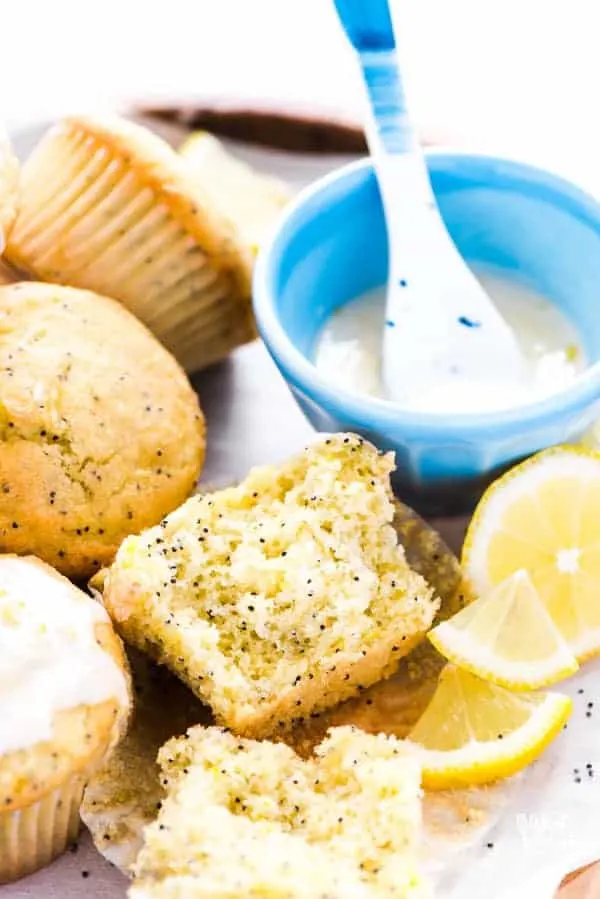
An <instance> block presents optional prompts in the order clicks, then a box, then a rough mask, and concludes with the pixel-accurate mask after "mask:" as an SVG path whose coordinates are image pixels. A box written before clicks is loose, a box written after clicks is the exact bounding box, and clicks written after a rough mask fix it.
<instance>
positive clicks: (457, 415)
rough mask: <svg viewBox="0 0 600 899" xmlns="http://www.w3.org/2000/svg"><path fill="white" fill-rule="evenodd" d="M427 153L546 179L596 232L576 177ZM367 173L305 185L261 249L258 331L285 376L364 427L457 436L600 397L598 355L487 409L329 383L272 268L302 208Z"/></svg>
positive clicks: (364, 168)
mask: <svg viewBox="0 0 600 899" xmlns="http://www.w3.org/2000/svg"><path fill="white" fill-rule="evenodd" d="M425 155H426V156H427V157H430V156H435V157H442V158H444V157H445V158H446V160H447V162H448V163H449V164H451V163H452V162H453V161H454V160H462V161H465V160H466V161H468V160H474V161H479V162H483V163H484V164H488V165H490V166H504V167H507V168H508V169H509V170H510V172H511V174H513V175H518V176H520V177H521V179H527V180H529V181H531V182H538V183H540V184H545V185H546V187H549V188H550V189H551V191H552V192H553V193H554V194H555V195H556V194H560V195H561V196H562V197H563V199H566V200H568V201H569V202H568V204H567V205H568V206H569V207H570V211H571V212H573V213H574V214H577V213H578V215H577V217H578V218H580V219H583V220H585V221H587V222H588V224H592V225H594V226H595V227H596V229H597V231H598V233H599V235H600V202H598V201H596V200H595V199H594V197H593V196H592V195H590V194H588V193H587V192H586V191H585V190H583V189H582V188H580V187H578V186H577V185H576V184H574V183H573V182H571V181H568V180H567V179H565V178H563V177H561V176H560V175H558V174H556V173H554V172H552V171H550V170H547V169H543V168H539V167H537V166H534V165H531V164H530V163H526V162H522V161H520V160H518V159H516V158H514V157H510V156H495V155H491V154H488V153H480V152H470V151H467V150H462V149H454V148H449V147H435V148H431V149H427V150H425ZM372 173H373V164H372V161H371V159H370V157H368V156H367V157H365V158H363V159H358V160H356V161H355V162H351V163H349V164H348V165H344V166H341V167H340V168H336V169H335V170H334V171H332V172H330V173H329V174H328V175H325V176H324V177H323V178H319V179H318V180H317V181H315V182H314V183H313V184H310V185H308V186H307V187H305V188H304V189H303V190H301V191H300V192H299V193H298V194H297V196H296V197H295V198H294V200H292V202H291V203H290V204H289V206H288V207H287V209H286V210H285V212H283V213H282V215H281V217H280V219H279V221H278V223H277V227H276V229H275V231H274V233H273V234H272V235H271V236H270V239H269V240H268V241H267V242H266V243H265V245H264V246H263V247H262V249H261V251H260V252H259V254H258V259H257V262H256V266H255V271H254V276H253V291H252V293H253V306H254V313H255V316H256V321H257V325H258V330H259V333H260V335H261V337H262V339H263V340H264V343H265V345H266V347H267V349H268V351H269V353H270V354H271V356H272V357H273V359H274V361H275V363H276V365H277V366H278V367H281V370H282V373H283V375H284V377H285V379H286V380H287V381H289V382H290V383H291V384H293V386H295V387H296V388H298V389H299V390H301V391H302V392H303V393H305V394H306V395H307V396H308V398H309V399H313V400H314V398H315V397H317V398H318V401H319V402H320V401H324V402H326V403H327V405H328V406H329V407H330V408H333V409H334V410H335V411H336V413H337V414H341V415H343V416H346V417H348V418H350V419H354V420H356V421H358V422H360V426H362V427H367V428H370V427H372V428H373V429H375V430H377V429H380V428H381V426H382V425H385V424H388V423H389V424H393V425H394V426H396V427H397V426H399V425H405V426H406V427H407V429H412V430H413V431H414V430H416V431H420V432H422V433H428V434H431V435H439V436H442V435H447V434H448V432H449V430H450V429H451V430H452V432H453V437H454V438H457V437H465V436H469V435H472V434H474V433H480V432H482V431H484V430H485V429H487V428H491V427H493V428H494V429H496V430H498V429H504V430H506V431H513V430H514V429H515V428H516V427H523V428H526V427H527V426H528V425H532V424H535V425H537V426H543V425H544V424H546V423H549V422H550V421H551V420H553V419H554V418H555V417H556V415H557V414H560V415H563V416H564V415H568V414H570V413H571V414H577V413H578V412H581V410H582V409H584V408H587V407H588V406H590V405H592V404H593V403H594V402H595V401H596V400H598V399H600V360H599V361H597V362H595V363H593V364H592V365H590V366H589V368H587V369H585V370H584V371H583V372H581V373H580V374H579V375H578V376H577V378H576V379H575V380H574V381H573V382H572V383H571V384H569V385H567V386H566V387H564V388H563V389H562V390H559V391H556V392H555V393H552V394H550V395H549V396H547V397H544V398H542V399H538V400H532V401H530V402H527V403H522V404H520V405H517V406H511V407H509V408H506V409H498V410H492V411H489V412H479V411H475V412H468V411H466V412H453V413H437V412H416V411H414V410H405V409H402V407H401V406H398V405H396V404H395V403H393V402H391V401H390V400H385V399H379V398H376V397H371V396H364V395H359V394H355V393H352V392H350V391H347V390H344V388H342V387H337V386H333V385H332V384H331V382H329V381H328V380H327V379H326V378H325V377H323V376H322V375H321V374H320V373H319V371H318V369H317V368H316V366H315V365H313V363H311V362H310V361H309V360H308V359H307V358H306V356H305V355H304V354H303V353H302V352H301V351H300V350H298V349H297V348H296V347H295V346H294V344H293V342H292V340H291V339H290V338H289V336H288V334H287V332H286V330H285V328H284V327H283V325H282V324H281V320H280V318H279V315H278V314H277V309H276V303H275V298H274V296H273V290H272V281H273V273H274V268H275V266H276V264H277V262H278V260H279V259H280V258H281V256H282V255H283V253H284V252H285V249H286V247H287V244H288V243H289V237H290V235H291V234H292V233H293V232H294V231H295V230H296V226H297V223H298V222H297V220H298V219H299V218H301V217H302V216H303V213H305V211H306V209H307V207H309V206H310V205H311V204H312V203H313V202H314V201H315V200H317V199H318V198H321V199H325V200H331V199H332V198H333V196H334V195H339V193H340V187H342V188H344V187H345V188H346V193H348V186H349V184H350V183H351V182H352V180H353V179H354V177H355V176H356V175H357V174H358V175H362V177H363V179H364V178H366V177H367V176H368V175H369V174H372ZM342 192H343V191H342Z"/></svg>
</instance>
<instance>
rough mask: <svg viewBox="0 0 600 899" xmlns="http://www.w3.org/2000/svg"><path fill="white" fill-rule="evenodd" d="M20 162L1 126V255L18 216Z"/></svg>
mask: <svg viewBox="0 0 600 899" xmlns="http://www.w3.org/2000/svg"><path fill="white" fill-rule="evenodd" d="M18 193H19V163H18V162H17V158H16V156H15V155H14V153H13V152H12V149H11V146H10V144H9V142H8V139H7V137H6V135H5V134H4V132H3V130H2V128H1V127H0V256H1V255H2V253H3V252H4V247H5V246H6V240H7V238H8V234H9V231H10V229H11V228H12V224H13V222H14V220H15V218H16V216H17V199H18Z"/></svg>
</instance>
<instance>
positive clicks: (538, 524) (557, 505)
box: [462, 447, 600, 661]
mask: <svg viewBox="0 0 600 899" xmlns="http://www.w3.org/2000/svg"><path fill="white" fill-rule="evenodd" d="M462 565H463V570H464V573H465V576H466V578H467V579H468V581H469V582H470V585H471V587H472V589H473V590H474V592H475V594H476V595H480V596H485V595H486V594H487V593H489V592H490V590H492V588H493V587H495V586H497V585H498V584H500V583H501V582H502V581H504V580H505V579H506V578H507V577H510V575H511V574H514V572H515V571H518V570H519V569H525V570H526V571H527V573H528V574H529V576H530V578H531V580H532V582H533V585H534V587H535V589H536V590H537V592H538V594H539V596H540V598H541V600H542V602H543V604H544V605H545V607H546V609H547V610H548V612H549V614H550V616H551V618H552V620H553V621H554V624H555V625H556V627H557V628H558V629H559V631H560V632H561V634H562V636H563V638H564V640H566V642H567V643H568V645H569V647H570V649H571V652H572V653H573V655H575V656H576V657H577V659H578V660H579V661H581V660H583V659H585V658H587V657H589V656H591V655H595V654H597V653H598V652H599V651H600V601H599V599H598V597H599V595H600V594H599V590H600V588H599V582H600V454H599V453H595V452H592V451H591V450H587V449H584V448H582V447H559V448H556V449H551V450H546V451H545V452H543V453H539V454H538V455H537V456H534V457H533V458H531V459H529V460H528V461H527V462H523V463H522V464H521V465H518V466H517V467H516V468H513V469H512V470H511V471H509V472H508V473H507V474H505V475H504V476H503V477H501V478H500V479H499V480H498V481H496V483H495V484H492V486H491V487H490V488H489V489H488V490H487V492H486V493H485V495H484V496H483V499H482V500H481V502H480V503H479V506H478V508H477V511H476V512H475V515H474V517H473V520H472V522H471V525H470V527H469V530H468V532H467V536H466V539H465V545H464V549H463V557H462Z"/></svg>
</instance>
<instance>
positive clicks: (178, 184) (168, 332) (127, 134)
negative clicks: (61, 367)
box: [7, 116, 256, 370]
mask: <svg viewBox="0 0 600 899" xmlns="http://www.w3.org/2000/svg"><path fill="white" fill-rule="evenodd" d="M22 182H23V184H22V198H21V206H20V212H19V216H18V219H17V222H16V224H15V227H14V230H13V233H12V235H11V237H10V240H9V243H8V248H7V256H8V258H9V260H10V261H11V262H13V263H14V264H15V265H17V266H18V267H19V268H24V269H25V270H27V271H30V272H31V273H33V275H34V276H35V277H37V278H38V279H39V280H42V281H54V282H57V283H60V284H68V285H70V286H73V287H80V288H85V289H88V290H93V291H96V292H97V293H100V294H104V295H106V296H110V297H113V298H115V299H117V300H120V301H121V302H122V303H123V304H124V305H125V306H126V307H127V308H128V309H129V310H130V311H131V312H133V313H134V314H135V315H136V316H137V317H138V318H139V319H140V320H141V321H142V322H144V323H145V324H146V325H147V326H148V327H149V328H150V330H151V331H153V333H154V334H155V335H156V336H157V337H158V338H159V340H160V341H161V342H162V343H164V344H165V346H166V347H167V348H168V349H169V350H170V351H171V352H172V353H173V354H174V355H175V356H176V357H177V358H178V359H179V361H180V362H181V364H182V365H183V366H184V367H185V368H186V369H188V370H195V369H200V368H204V367H206V366H207V365H210V364H211V363H213V362H216V361H218V360H219V359H221V358H223V357H224V356H225V355H226V354H227V353H229V352H230V351H231V350H232V349H234V348H235V347H236V346H239V345H240V344H243V343H246V342H247V341H249V340H252V339H253V338H254V337H255V336H256V331H255V324H254V319H253V315H252V309H251V303H250V277H251V269H252V254H251V253H250V251H249V250H248V249H247V248H246V246H245V244H244V241H243V240H242V239H241V238H240V236H239V234H238V232H237V230H236V228H235V227H234V225H233V224H232V223H231V222H229V221H228V220H227V219H226V218H224V217H223V215H222V214H221V213H220V211H219V209H217V208H216V207H215V204H214V202H213V200H212V198H211V196H210V194H208V193H206V192H205V191H204V190H203V189H202V186H201V185H200V184H198V183H197V181H196V180H195V179H193V178H191V177H190V174H189V171H188V169H187V166H186V164H185V162H184V160H182V159H181V158H180V157H179V156H178V155H177V153H176V152H175V151H174V150H173V149H172V148H171V147H169V145H168V144H167V143H165V142H164V141H163V140H162V139H161V138H159V137H158V136H157V135H155V134H152V132H150V131H148V130H146V129H145V128H143V127H142V126H140V125H136V124H134V123H133V122H129V121H126V120H124V119H120V118H118V117H108V116H107V117H75V118H69V119H66V120H65V121H63V122H62V123H61V124H59V125H57V126H55V127H54V128H52V129H51V130H50V131H49V132H48V134H47V135H46V136H45V137H44V138H43V140H42V141H41V143H40V144H39V145H38V147H37V148H36V149H35V150H34V152H33V154H32V155H31V156H30V158H29V159H28V160H27V162H26V163H25V165H24V166H23V175H22Z"/></svg>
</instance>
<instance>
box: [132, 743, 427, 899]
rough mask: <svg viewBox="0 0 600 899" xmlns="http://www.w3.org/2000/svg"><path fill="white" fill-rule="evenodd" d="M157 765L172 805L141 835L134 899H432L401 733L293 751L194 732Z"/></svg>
mask: <svg viewBox="0 0 600 899" xmlns="http://www.w3.org/2000/svg"><path fill="white" fill-rule="evenodd" d="M159 762H160V765H161V769H162V778H163V783H164V785H165V789H166V792H167V798H166V799H165V801H164V802H163V803H162V807H161V809H160V813H159V815H158V818H157V820H156V821H155V822H154V823H153V824H151V825H150V826H149V827H147V828H146V831H145V843H144V847H143V848H142V850H141V852H140V855H139V856H138V860H137V863H136V866H135V870H134V875H135V880H134V883H133V886H132V887H131V889H130V892H129V896H130V899H159V897H163V896H169V897H173V899H175V897H181V899H183V897H186V899H195V897H202V899H211V897H216V896H219V897H225V896H227V897H233V896H258V895H260V896H263V897H269V896H272V897H282V896H285V897H286V899H300V897H302V899H325V897H333V896H357V897H358V896H360V897H364V899H370V897H373V899H375V897H389V899H425V897H426V896H429V890H428V887H427V884H426V883H425V881H424V880H423V879H422V877H421V875H420V872H419V870H418V864H417V861H416V859H417V855H418V851H419V842H420V827H421V819H420V788H419V783H420V770H419V764H418V761H417V759H416V757H415V756H413V755H412V754H411V753H410V751H409V750H407V749H406V747H405V746H403V744H402V743H400V741H398V740H396V739H395V738H394V737H386V736H384V735H378V736H373V735H367V734H364V733H362V732H361V731H359V730H356V729H355V728H352V727H343V728H334V729H332V730H331V731H330V732H329V735H328V737H327V739H326V740H325V741H324V742H323V743H322V744H321V745H320V746H319V747H318V748H317V750H316V754H315V757H314V758H312V759H310V760H308V761H303V760H301V759H300V758H299V757H298V756H296V755H295V753H294V752H293V751H292V750H291V749H290V748H289V747H287V746H285V745H283V744H275V743H269V742H263V743H259V742H255V741H249V740H240V739H239V738H237V737H234V736H233V735H232V734H229V733H226V732H224V731H223V730H221V729H219V728H214V727H211V728H203V727H195V728H192V729H190V730H189V731H188V732H187V734H185V736H184V737H180V738H178V739H174V740H170V741H169V742H168V743H167V744H166V745H165V746H164V747H163V749H162V750H161V752H160V755H159Z"/></svg>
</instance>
